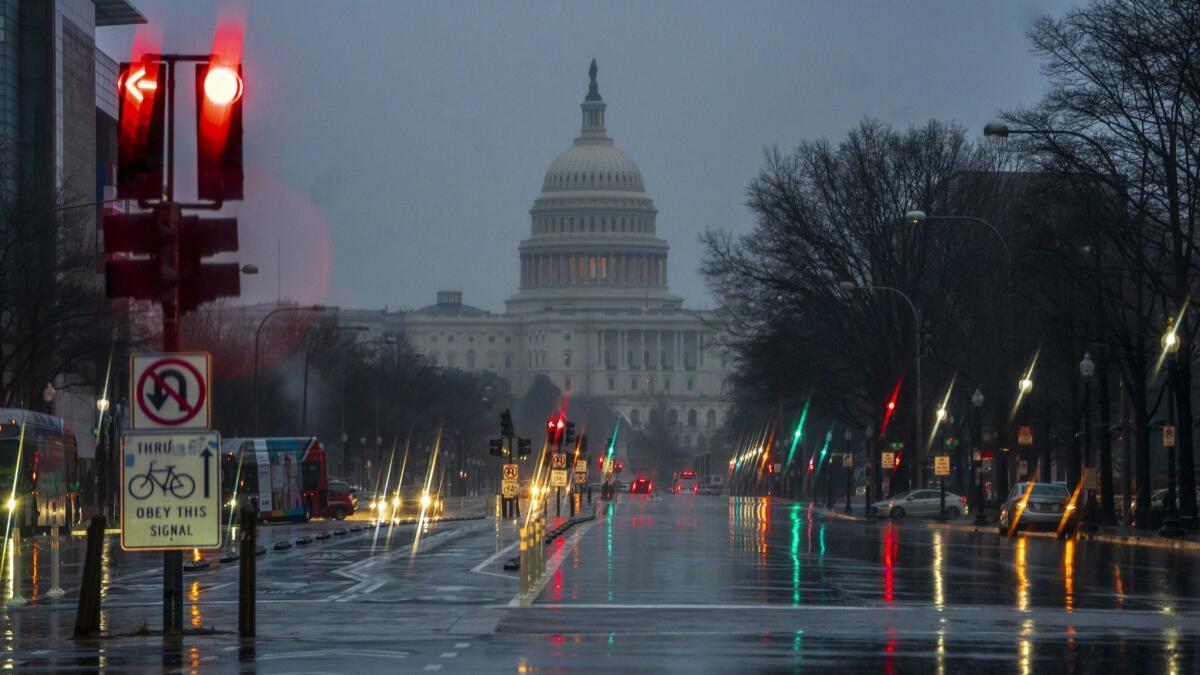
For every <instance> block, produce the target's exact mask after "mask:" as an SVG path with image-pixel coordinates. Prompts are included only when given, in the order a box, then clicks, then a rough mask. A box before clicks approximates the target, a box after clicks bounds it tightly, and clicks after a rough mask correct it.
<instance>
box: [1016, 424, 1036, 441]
mask: <svg viewBox="0 0 1200 675" xmlns="http://www.w3.org/2000/svg"><path fill="white" fill-rule="evenodd" d="M1017 445H1033V427H1031V426H1029V425H1028V424H1022V425H1021V426H1019V427H1017Z"/></svg>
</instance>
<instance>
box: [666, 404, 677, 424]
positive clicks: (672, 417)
mask: <svg viewBox="0 0 1200 675" xmlns="http://www.w3.org/2000/svg"><path fill="white" fill-rule="evenodd" d="M667 424H669V425H671V426H673V427H677V426H679V411H678V410H676V409H674V408H671V409H670V410H668V411H667Z"/></svg>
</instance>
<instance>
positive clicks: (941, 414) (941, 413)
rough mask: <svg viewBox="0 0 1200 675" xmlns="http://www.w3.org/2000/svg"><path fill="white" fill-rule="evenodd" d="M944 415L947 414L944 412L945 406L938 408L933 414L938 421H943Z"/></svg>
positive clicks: (944, 419)
mask: <svg viewBox="0 0 1200 675" xmlns="http://www.w3.org/2000/svg"><path fill="white" fill-rule="evenodd" d="M946 415H948V413H947V412H946V409H945V408H938V409H937V413H935V416H936V417H937V421H939V422H945V421H946Z"/></svg>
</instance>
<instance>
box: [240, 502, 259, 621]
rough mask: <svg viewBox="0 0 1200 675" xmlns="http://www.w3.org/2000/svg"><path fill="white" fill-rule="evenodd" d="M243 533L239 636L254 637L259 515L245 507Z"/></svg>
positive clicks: (250, 508) (252, 509)
mask: <svg viewBox="0 0 1200 675" xmlns="http://www.w3.org/2000/svg"><path fill="white" fill-rule="evenodd" d="M241 520H242V523H241V525H242V531H241V537H240V539H241V541H240V544H239V546H238V635H240V636H241V637H254V633H255V623H256V621H255V619H256V617H255V612H254V610H255V607H254V596H255V594H256V588H255V586H256V583H257V574H258V570H257V564H258V563H257V556H256V555H255V554H256V553H257V550H256V549H257V548H258V514H257V513H255V510H254V508H253V507H251V506H249V505H245V506H243V507H242V512H241Z"/></svg>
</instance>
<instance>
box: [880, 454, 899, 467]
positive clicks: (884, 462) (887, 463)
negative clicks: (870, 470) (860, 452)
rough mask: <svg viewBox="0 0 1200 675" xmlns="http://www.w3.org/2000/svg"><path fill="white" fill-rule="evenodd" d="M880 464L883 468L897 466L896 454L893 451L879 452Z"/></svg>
mask: <svg viewBox="0 0 1200 675" xmlns="http://www.w3.org/2000/svg"><path fill="white" fill-rule="evenodd" d="M879 466H880V468H883V469H894V468H896V455H895V453H891V452H883V453H880V454H879Z"/></svg>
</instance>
